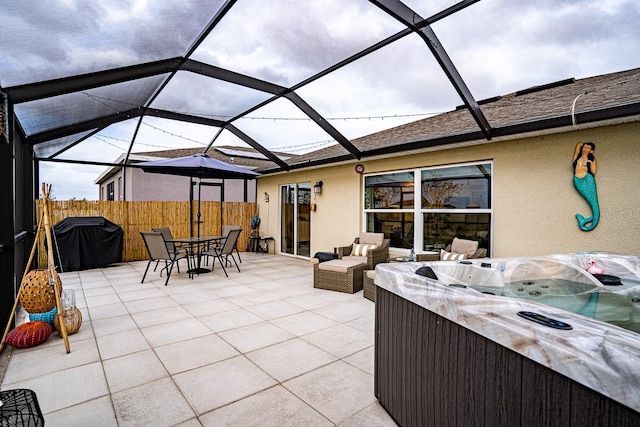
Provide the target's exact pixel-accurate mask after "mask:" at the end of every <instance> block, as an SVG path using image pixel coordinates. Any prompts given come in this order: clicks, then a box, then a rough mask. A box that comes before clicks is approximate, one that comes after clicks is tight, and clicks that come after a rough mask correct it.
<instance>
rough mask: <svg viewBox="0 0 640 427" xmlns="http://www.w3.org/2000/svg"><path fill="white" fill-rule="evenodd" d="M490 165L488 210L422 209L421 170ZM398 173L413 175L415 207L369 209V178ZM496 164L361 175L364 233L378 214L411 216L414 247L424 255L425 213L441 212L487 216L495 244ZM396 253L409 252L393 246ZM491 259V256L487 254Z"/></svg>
mask: <svg viewBox="0 0 640 427" xmlns="http://www.w3.org/2000/svg"><path fill="white" fill-rule="evenodd" d="M483 164H488V165H490V167H491V175H490V176H491V178H490V184H489V195H488V206H489V207H488V208H428V207H427V208H423V207H422V171H425V170H438V169H450V168H456V167H460V166H475V165H483ZM397 173H413V180H414V183H413V189H414V197H413V199H414V200H413V202H414V203H413V207H412V208H386V209H384V208H375V207H373V208H367V207H366V206H367V200H366V197H367V178H369V177H372V176H381V175H388V174H397ZM494 175H495V169H494V163H493V160H480V161H473V162H461V163H453V164H446V165H437V166H425V167H418V168H411V169H398V170H388V171H382V172H375V173H369V174H363V175H362V189H363V190H362V198H361V201H362V212H363V220H362V224H363V230H362V231H367V230H368V224H369V219H368V215H369V214H376V213H394V214H398V213H410V214H413V247H414V248H415V250H416V252H418V253H421V252H424V250H423V248H424V245H425V242H424V216H425V215H426V214H434V213H442V214H488V215H489V232H488V239H489V241H490V242H493V229H494V227H493V218H494V216H493V207H494V191H493V183H494ZM391 249H393V250H394V251H396V252H399V253H404V252H406V253H409V252H410V249H408V248H401V247H394V246H391ZM487 249H488V253H489V254H490V252H491V247H489V248H487ZM488 256H489V255H488Z"/></svg>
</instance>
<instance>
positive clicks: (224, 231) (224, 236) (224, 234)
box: [218, 225, 242, 263]
mask: <svg viewBox="0 0 640 427" xmlns="http://www.w3.org/2000/svg"><path fill="white" fill-rule="evenodd" d="M231 230H240V231H242V227H240V226H239V225H225V226H224V227H223V228H222V239H221V240H220V244H219V245H218V246H223V245H224V242H225V241H226V240H227V237H228V236H229V232H230V231H231ZM233 250H234V251H236V254H238V261H240V263H242V258H240V252H238V242H237V241H236V244H235V245H234V246H233Z"/></svg>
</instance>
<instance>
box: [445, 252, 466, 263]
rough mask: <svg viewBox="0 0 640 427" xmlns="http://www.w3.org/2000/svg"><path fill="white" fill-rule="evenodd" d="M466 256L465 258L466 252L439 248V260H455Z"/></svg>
mask: <svg viewBox="0 0 640 427" xmlns="http://www.w3.org/2000/svg"><path fill="white" fill-rule="evenodd" d="M466 258H467V254H459V253H456V252H447V251H445V250H444V249H441V250H440V260H442V261H455V260H460V259H466Z"/></svg>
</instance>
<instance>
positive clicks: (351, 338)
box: [1, 253, 395, 427]
mask: <svg viewBox="0 0 640 427" xmlns="http://www.w3.org/2000/svg"><path fill="white" fill-rule="evenodd" d="M241 256H242V261H243V262H242V264H240V268H241V270H242V272H241V273H238V271H237V270H235V269H234V268H229V269H228V271H229V278H226V277H225V276H224V274H223V272H222V269H221V268H220V266H219V265H218V266H217V267H216V268H215V271H214V272H212V273H208V274H203V275H201V276H198V277H196V278H195V279H194V280H190V279H189V278H188V277H187V275H186V274H185V273H184V270H182V271H183V273H182V274H177V271H175V269H174V274H173V275H172V277H171V280H170V282H169V285H168V286H164V274H163V277H162V278H160V277H159V275H158V273H153V272H150V274H149V275H148V277H147V280H146V281H145V283H144V284H141V283H140V280H141V278H142V273H143V272H144V268H145V266H146V264H147V263H146V261H141V262H132V263H122V264H118V265H115V266H111V267H108V268H104V269H96V270H87V271H80V272H70V273H63V274H61V280H62V285H63V287H64V288H67V289H74V290H75V292H76V300H77V301H76V302H77V306H78V307H79V308H80V310H81V312H82V316H83V323H82V327H81V328H80V330H79V331H78V332H77V333H76V334H73V335H70V336H69V342H70V347H71V353H69V354H66V353H65V347H64V342H63V341H62V339H60V338H59V336H58V334H57V333H56V332H54V334H53V335H52V336H51V338H49V340H48V341H47V342H46V343H44V344H42V345H40V346H38V347H33V348H30V349H12V348H11V347H10V346H8V345H7V346H6V348H5V350H4V351H3V353H2V355H1V356H2V358H3V359H4V358H8V362H7V364H6V371H5V372H4V377H3V378H2V387H1V388H2V390H7V389H12V388H29V389H32V390H34V391H35V392H36V393H37V396H38V400H39V403H40V407H41V409H42V411H43V413H44V414H45V422H46V425H47V426H62V425H64V426H144V425H149V426H154V427H157V426H174V425H179V426H201V425H202V426H220V425H239V426H285V425H296V426H332V425H339V426H375V425H378V426H395V423H394V422H393V420H392V419H391V418H390V417H389V415H388V414H387V413H386V412H385V410H384V409H383V408H382V407H381V406H380V404H379V403H377V400H376V399H375V397H374V394H373V357H374V356H373V343H374V333H373V330H374V326H373V324H374V304H373V303H372V302H371V301H369V300H367V299H365V298H363V297H362V291H360V292H358V293H356V294H354V295H349V294H343V293H339V292H332V291H325V290H319V289H314V288H313V269H312V266H311V264H310V263H309V262H308V261H305V260H299V259H293V258H289V257H285V256H276V255H267V254H253V253H242V254H241ZM181 264H182V267H183V269H184V266H185V264H184V263H181ZM7 354H10V355H9V356H7Z"/></svg>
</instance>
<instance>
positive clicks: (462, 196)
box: [421, 163, 491, 209]
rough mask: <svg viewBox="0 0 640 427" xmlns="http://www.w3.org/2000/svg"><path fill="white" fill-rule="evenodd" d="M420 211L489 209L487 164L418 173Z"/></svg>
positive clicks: (489, 177) (488, 168)
mask: <svg viewBox="0 0 640 427" xmlns="http://www.w3.org/2000/svg"><path fill="white" fill-rule="evenodd" d="M421 181H422V208H423V209H489V208H491V206H490V200H491V197H490V196H491V195H490V191H491V164H490V163H483V164H479V165H465V166H455V167H451V168H442V169H429V170H423V171H422V178H421Z"/></svg>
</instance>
